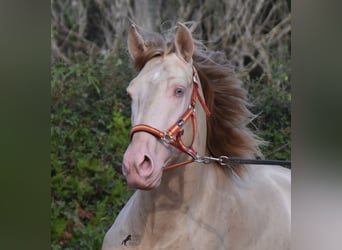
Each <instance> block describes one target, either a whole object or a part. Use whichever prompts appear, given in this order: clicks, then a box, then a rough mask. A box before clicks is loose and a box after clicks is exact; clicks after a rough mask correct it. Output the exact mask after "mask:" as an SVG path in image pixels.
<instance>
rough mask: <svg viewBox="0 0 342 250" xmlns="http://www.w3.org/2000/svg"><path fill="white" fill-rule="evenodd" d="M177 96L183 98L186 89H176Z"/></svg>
mask: <svg viewBox="0 0 342 250" xmlns="http://www.w3.org/2000/svg"><path fill="white" fill-rule="evenodd" d="M175 94H176V96H182V95H183V94H184V89H183V88H176V90H175Z"/></svg>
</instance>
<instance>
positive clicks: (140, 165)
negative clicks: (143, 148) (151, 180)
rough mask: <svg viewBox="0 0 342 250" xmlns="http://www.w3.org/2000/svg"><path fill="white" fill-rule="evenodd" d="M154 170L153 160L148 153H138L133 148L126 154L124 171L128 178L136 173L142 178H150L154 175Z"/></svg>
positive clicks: (123, 165)
mask: <svg viewBox="0 0 342 250" xmlns="http://www.w3.org/2000/svg"><path fill="white" fill-rule="evenodd" d="M153 168H154V164H153V161H152V158H151V157H150V156H149V155H148V154H147V153H144V152H139V151H136V150H134V148H131V147H129V148H128V149H127V151H126V152H125V154H124V158H123V164H122V171H123V174H124V176H125V177H126V178H127V177H128V176H129V175H131V174H133V175H135V173H136V174H138V175H139V176H140V177H145V178H146V177H149V176H150V175H151V174H152V173H153Z"/></svg>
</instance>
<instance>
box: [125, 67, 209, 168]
mask: <svg viewBox="0 0 342 250" xmlns="http://www.w3.org/2000/svg"><path fill="white" fill-rule="evenodd" d="M192 68H193V80H192V83H193V88H192V94H191V99H190V100H191V101H190V105H189V107H188V109H187V110H186V111H185V112H184V113H183V115H181V117H180V118H179V119H178V121H177V122H175V123H174V124H173V125H172V126H171V127H170V128H169V129H168V130H165V131H164V132H163V131H160V130H159V129H156V128H154V127H152V126H150V125H148V124H138V125H135V126H134V127H133V128H132V130H131V134H130V140H131V141H132V138H133V135H134V134H135V133H137V132H147V133H150V134H151V135H153V136H155V137H157V138H159V139H161V140H162V141H163V142H165V143H167V144H170V145H172V146H174V147H175V148H177V149H179V150H180V151H182V152H184V153H186V154H188V155H190V156H191V158H192V159H190V160H187V161H183V162H180V163H176V164H172V165H169V166H166V167H164V170H170V169H174V168H177V167H180V166H184V165H187V164H189V163H191V162H193V161H194V160H196V159H197V158H198V155H197V152H196V150H195V149H194V148H193V144H194V141H195V136H196V132H197V123H196V110H195V105H196V97H197V98H198V100H199V101H200V103H201V105H202V107H203V109H204V111H205V113H206V114H207V116H210V111H209V109H208V107H207V105H206V103H205V101H204V99H203V97H202V96H201V95H200V94H199V91H198V88H199V84H200V80H199V77H198V74H197V71H196V69H195V67H192ZM189 119H191V121H192V129H193V133H192V141H191V144H190V146H189V147H187V146H186V145H185V144H184V143H183V140H182V135H183V134H184V129H183V126H184V124H185V123H186V122H187V121H189Z"/></svg>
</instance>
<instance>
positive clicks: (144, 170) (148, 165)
mask: <svg viewBox="0 0 342 250" xmlns="http://www.w3.org/2000/svg"><path fill="white" fill-rule="evenodd" d="M138 169H139V172H140V173H141V175H143V176H148V175H150V174H151V173H152V171H153V164H152V160H151V158H150V157H149V156H148V155H144V158H143V161H142V162H141V163H140V165H139V168H138Z"/></svg>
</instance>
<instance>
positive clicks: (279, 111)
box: [246, 47, 291, 159]
mask: <svg viewBox="0 0 342 250" xmlns="http://www.w3.org/2000/svg"><path fill="white" fill-rule="evenodd" d="M270 60H271V66H272V76H271V78H270V79H269V78H266V77H265V76H263V77H261V78H260V79H256V80H255V79H254V80H247V81H246V82H247V87H248V90H249V94H250V100H251V102H252V104H253V107H252V112H253V113H254V114H257V115H258V116H257V118H256V119H255V120H254V121H253V124H254V125H255V127H256V128H257V129H258V130H257V134H258V135H259V136H260V137H261V138H262V139H264V140H265V141H266V142H267V144H266V145H265V146H263V147H262V151H263V154H264V156H265V158H267V159H290V158H291V93H290V90H291V86H290V76H291V71H290V69H291V67H290V55H289V52H288V48H286V47H285V48H283V50H281V51H277V52H275V51H271V52H270Z"/></svg>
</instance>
